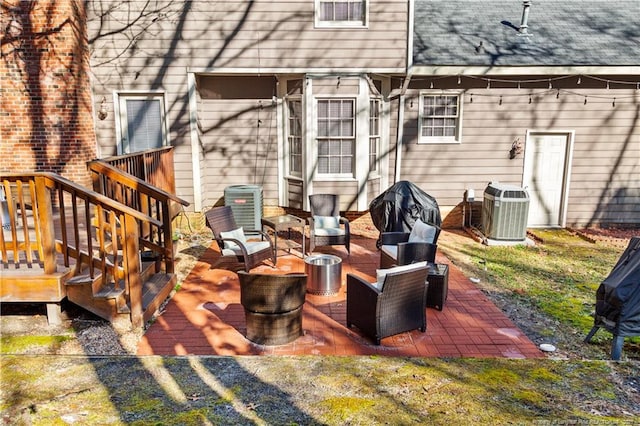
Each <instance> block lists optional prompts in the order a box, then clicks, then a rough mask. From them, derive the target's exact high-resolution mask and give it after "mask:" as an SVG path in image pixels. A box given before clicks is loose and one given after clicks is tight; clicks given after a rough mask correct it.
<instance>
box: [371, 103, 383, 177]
mask: <svg viewBox="0 0 640 426" xmlns="http://www.w3.org/2000/svg"><path fill="white" fill-rule="evenodd" d="M380 105H381V102H380V99H372V100H371V101H369V171H370V172H377V171H378V152H379V151H380Z"/></svg>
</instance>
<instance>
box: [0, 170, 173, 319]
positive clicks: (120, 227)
mask: <svg viewBox="0 0 640 426" xmlns="http://www.w3.org/2000/svg"><path fill="white" fill-rule="evenodd" d="M0 186H1V187H2V193H3V198H4V199H5V200H6V202H3V203H0V217H2V218H3V220H2V227H0V284H2V285H0V287H1V288H2V294H0V301H9V302H11V301H30V302H45V303H48V302H54V303H55V302H56V301H57V302H59V301H61V300H62V298H64V297H65V295H66V294H65V291H64V284H66V283H68V282H73V281H74V280H75V282H80V283H82V282H88V283H89V285H90V286H91V292H92V293H93V294H94V295H95V294H99V293H102V294H104V293H105V292H106V293H108V292H109V291H111V292H115V293H119V294H120V296H119V297H121V298H122V300H123V301H121V302H119V305H120V306H123V305H124V304H126V306H127V307H128V310H129V312H128V315H129V319H130V322H131V325H132V326H133V327H141V326H142V325H143V323H144V320H145V316H147V317H148V315H145V312H144V310H145V308H144V305H145V304H146V305H149V304H150V303H149V302H148V301H147V302H146V303H144V302H143V285H144V282H143V271H142V268H143V262H142V259H141V255H140V252H141V248H144V249H145V250H147V251H151V252H152V253H153V254H154V256H156V257H157V258H158V259H162V258H166V256H167V254H168V251H170V246H169V247H167V245H166V244H163V243H166V242H167V240H158V239H152V238H145V237H144V236H143V235H142V234H141V232H140V230H141V229H145V230H148V234H149V235H164V226H165V225H164V224H163V223H162V222H161V221H159V220H157V219H155V218H153V217H150V216H148V215H145V214H143V213H141V212H139V211H137V210H135V209H133V208H131V207H128V206H127V205H124V204H121V203H119V202H117V201H115V200H112V199H110V198H108V197H106V196H104V195H102V194H99V193H97V192H94V191H91V190H89V189H86V188H84V187H82V186H80V185H77V184H75V183H73V182H71V181H69V180H67V179H65V178H63V177H61V176H58V175H56V174H53V173H30V174H21V175H18V174H7V175H3V176H0ZM5 212H6V213H5ZM5 222H8V223H5ZM168 241H169V242H170V241H171V238H169V239H168ZM160 266H161V262H155V264H154V268H155V271H154V272H156V273H161V272H162V271H161V270H160ZM38 271H39V272H38ZM56 274H57V275H56ZM54 275H56V280H49V279H44V278H43V277H51V276H54ZM166 275H167V277H168V278H167V279H166V280H163V283H164V284H165V285H168V284H169V283H171V282H174V281H175V278H173V281H172V278H171V277H172V276H174V274H172V273H167V274H166ZM47 287H52V289H48V288H47ZM50 293H54V295H53V296H51V295H50ZM42 294H45V295H46V296H44V299H45V300H41V299H42V298H43V296H42ZM162 294H168V291H166V290H163V291H162ZM47 297H48V298H47ZM30 298H31V299H30ZM56 298H57V299H56ZM72 301H74V300H72ZM74 303H75V301H74ZM49 305H50V303H48V305H47V306H48V307H49ZM151 305H153V306H157V302H153V303H151ZM83 307H85V308H86V309H88V310H90V311H91V310H92V307H91V306H83ZM94 313H97V314H98V315H101V316H105V313H104V312H103V311H100V312H95V311H94ZM109 315H111V314H109ZM113 315H114V316H116V314H113ZM108 319H111V318H108Z"/></svg>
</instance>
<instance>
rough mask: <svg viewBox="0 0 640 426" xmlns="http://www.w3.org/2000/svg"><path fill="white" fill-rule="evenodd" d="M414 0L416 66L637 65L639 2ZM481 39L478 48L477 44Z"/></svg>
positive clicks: (414, 61) (639, 58)
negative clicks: (527, 4)
mask: <svg viewBox="0 0 640 426" xmlns="http://www.w3.org/2000/svg"><path fill="white" fill-rule="evenodd" d="M522 8H523V5H522V2H521V1H518V0H467V1H450V0H416V3H415V20H414V21H415V22H414V45H413V47H414V49H413V63H414V65H452V66H473V65H491V66H535V65H543V66H570V65H590V66H599V65H603V66H611V65H620V66H628V65H638V64H639V63H640V1H638V0H600V1H597V0H534V1H532V2H531V8H530V10H529V20H528V32H529V34H530V35H529V36H523V35H519V33H518V27H519V26H520V19H521V17H522ZM480 42H482V46H483V49H484V50H483V51H482V52H480V53H478V52H477V51H476V47H477V46H478V45H479V44H480Z"/></svg>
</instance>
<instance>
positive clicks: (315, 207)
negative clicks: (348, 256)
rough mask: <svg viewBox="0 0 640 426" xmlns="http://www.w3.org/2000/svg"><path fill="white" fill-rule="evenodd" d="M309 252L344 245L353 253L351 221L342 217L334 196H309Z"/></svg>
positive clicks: (337, 200) (336, 197)
mask: <svg viewBox="0 0 640 426" xmlns="http://www.w3.org/2000/svg"><path fill="white" fill-rule="evenodd" d="M309 206H310V210H311V217H309V219H308V220H309V251H310V252H313V250H314V249H315V247H316V246H333V245H343V246H345V247H346V248H347V253H351V250H350V246H349V242H350V239H351V234H350V231H349V220H348V219H347V218H346V217H342V216H340V203H339V199H338V196H337V195H334V194H313V195H309Z"/></svg>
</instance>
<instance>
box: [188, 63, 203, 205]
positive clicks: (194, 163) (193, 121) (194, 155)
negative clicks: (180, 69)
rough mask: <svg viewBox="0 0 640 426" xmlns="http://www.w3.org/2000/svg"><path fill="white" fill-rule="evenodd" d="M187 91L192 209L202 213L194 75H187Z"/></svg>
mask: <svg viewBox="0 0 640 426" xmlns="http://www.w3.org/2000/svg"><path fill="white" fill-rule="evenodd" d="M187 88H188V91H189V129H190V132H189V133H190V137H191V168H192V169H193V209H194V211H196V212H201V211H202V176H201V174H200V141H199V137H198V99H197V96H196V75H195V74H194V73H192V72H190V73H187Z"/></svg>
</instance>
